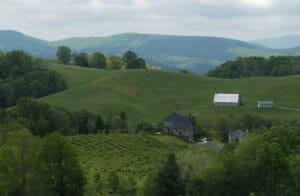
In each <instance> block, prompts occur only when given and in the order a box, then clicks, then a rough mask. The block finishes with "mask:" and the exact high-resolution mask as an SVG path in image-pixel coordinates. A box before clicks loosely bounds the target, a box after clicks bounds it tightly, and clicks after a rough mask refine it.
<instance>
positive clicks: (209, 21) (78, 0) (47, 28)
mask: <svg viewBox="0 0 300 196" xmlns="http://www.w3.org/2000/svg"><path fill="white" fill-rule="evenodd" d="M299 7H300V1H298V0H295V1H289V2H284V3H283V2H282V1H279V0H163V1H162V0H52V1H42V0H1V2H0V10H1V12H0V17H1V20H0V28H1V29H14V30H18V31H21V32H23V33H26V34H29V35H33V36H36V37H40V38H43V39H47V40H56V39H61V38H66V37H73V36H103V35H111V34H116V33H122V32H140V33H161V34H179V35H211V36H220V37H230V38H234V39H242V40H251V39H257V38H262V37H272V36H279V35H284V34H292V33H293V34H297V33H298V34H299V32H300V25H298V24H299V23H298V22H297V21H299V19H300V12H299V11H298V8H299Z"/></svg>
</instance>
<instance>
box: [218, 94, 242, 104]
mask: <svg viewBox="0 0 300 196" xmlns="http://www.w3.org/2000/svg"><path fill="white" fill-rule="evenodd" d="M214 105H215V106H239V105H241V96H240V94H228V93H216V94H215V96H214Z"/></svg>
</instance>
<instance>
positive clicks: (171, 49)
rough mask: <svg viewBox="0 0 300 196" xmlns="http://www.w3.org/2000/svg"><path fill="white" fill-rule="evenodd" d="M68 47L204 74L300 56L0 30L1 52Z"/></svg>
mask: <svg viewBox="0 0 300 196" xmlns="http://www.w3.org/2000/svg"><path fill="white" fill-rule="evenodd" d="M60 45H66V46H68V47H70V48H71V49H72V51H78V52H85V53H88V54H92V53H93V52H96V51H100V52H102V53H104V54H105V55H118V56H122V55H123V54H124V53H125V52H126V51H127V50H132V51H135V52H136V53H137V54H138V55H139V56H140V57H142V58H144V59H145V60H146V61H147V62H148V63H150V64H152V65H155V66H158V67H161V68H163V69H165V70H172V71H178V70H181V69H187V70H189V71H190V72H194V73H198V74H204V73H206V72H207V71H208V70H211V69H214V68H215V67H216V66H218V65H220V64H222V63H223V62H224V61H226V60H233V59H235V58H236V57H237V56H243V57H246V56H264V57H268V56H271V55H299V54H300V48H292V49H284V50H283V49H281V50H280V49H269V48H266V47H263V46H261V45H257V44H251V43H247V42H244V41H239V40H233V39H225V38H218V37H206V36H172V35H155V34H138V33H124V34H118V35H113V36H108V37H86V38H68V39H63V40H58V41H54V42H48V41H44V40H40V39H36V38H34V37H30V36H27V35H24V34H21V33H19V32H16V31H10V30H9V31H0V50H1V51H10V50H19V49H20V50H24V51H25V52H28V53H30V54H32V55H34V56H39V57H44V58H56V55H55V54H56V49H57V47H58V46H60Z"/></svg>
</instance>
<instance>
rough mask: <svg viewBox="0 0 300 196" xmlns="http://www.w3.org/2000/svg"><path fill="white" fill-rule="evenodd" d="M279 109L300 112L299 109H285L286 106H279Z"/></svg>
mask: <svg viewBox="0 0 300 196" xmlns="http://www.w3.org/2000/svg"><path fill="white" fill-rule="evenodd" d="M277 107H278V108H280V109H283V110H291V111H296V112H300V109H298V108H289V107H285V106H277Z"/></svg>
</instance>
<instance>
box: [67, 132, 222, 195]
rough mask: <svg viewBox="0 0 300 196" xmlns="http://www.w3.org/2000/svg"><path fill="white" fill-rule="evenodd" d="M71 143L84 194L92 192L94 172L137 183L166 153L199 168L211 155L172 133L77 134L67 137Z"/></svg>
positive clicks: (161, 160) (184, 164)
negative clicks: (80, 168)
mask: <svg viewBox="0 0 300 196" xmlns="http://www.w3.org/2000/svg"><path fill="white" fill-rule="evenodd" d="M69 139H70V142H71V143H72V144H73V145H74V146H75V149H76V150H77V152H78V155H79V159H80V162H81V164H82V165H83V168H84V170H85V173H86V175H87V179H88V186H87V190H88V194H90V195H93V194H95V189H96V186H97V184H96V183H95V180H94V176H95V175H96V174H97V173H98V174H100V175H101V179H102V180H104V181H105V180H106V179H107V177H108V175H109V174H110V173H111V172H116V173H117V174H118V175H119V176H120V177H121V178H128V177H133V178H134V180H135V181H136V182H137V185H138V186H140V185H141V184H142V180H144V179H145V177H146V176H147V175H149V174H150V173H151V172H153V171H155V170H156V169H157V168H158V167H160V166H161V164H162V162H163V161H164V160H165V159H166V157H167V154H168V153H175V154H176V157H177V160H178V162H179V164H180V166H181V167H182V168H183V172H185V169H187V168H191V167H190V165H192V164H193V167H192V168H193V169H194V170H192V169H191V171H190V172H194V171H195V172H197V173H198V174H199V172H201V171H203V169H205V168H206V167H207V166H208V165H209V164H210V162H211V161H212V160H213V158H214V157H215V154H216V153H215V152H214V151H213V150H211V149H209V148H207V147H201V146H195V145H193V144H188V143H186V142H183V141H182V140H180V139H178V138H176V137H173V136H147V135H137V134H131V135H127V134H109V135H105V134H98V135H77V136H72V137H70V138H69Z"/></svg>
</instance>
